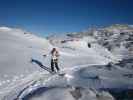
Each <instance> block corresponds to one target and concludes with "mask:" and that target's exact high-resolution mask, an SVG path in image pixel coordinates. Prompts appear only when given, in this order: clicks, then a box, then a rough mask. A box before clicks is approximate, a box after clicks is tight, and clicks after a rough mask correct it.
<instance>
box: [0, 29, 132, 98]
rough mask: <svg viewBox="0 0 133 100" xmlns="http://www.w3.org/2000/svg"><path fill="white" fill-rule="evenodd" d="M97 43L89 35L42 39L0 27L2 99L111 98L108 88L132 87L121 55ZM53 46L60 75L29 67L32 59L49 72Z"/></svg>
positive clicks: (21, 31)
mask: <svg viewBox="0 0 133 100" xmlns="http://www.w3.org/2000/svg"><path fill="white" fill-rule="evenodd" d="M99 37H101V36H99ZM49 41H50V42H49ZM99 41H100V40H99V39H98V38H96V37H93V36H87V37H84V36H83V37H82V38H79V37H78V38H77V37H69V36H65V37H64V36H62V37H58V38H57V37H52V38H49V40H46V39H44V38H40V37H37V36H35V35H33V34H31V33H28V32H26V31H23V30H21V29H15V28H8V27H0V55H1V56H0V99H2V100H14V99H15V100H42V99H43V100H87V99H90V100H114V97H113V96H112V95H111V94H110V93H109V92H108V90H110V89H111V90H112V89H116V90H119V89H122V90H127V89H133V78H132V77H133V74H132V73H133V71H132V70H129V69H127V68H124V67H121V62H120V63H118V62H119V60H121V59H122V57H119V56H116V55H115V54H114V53H113V52H111V51H109V50H108V48H107V47H105V46H103V45H102V44H101V43H100V42H99ZM51 43H52V45H51ZM88 43H89V44H90V45H89V44H88ZM52 47H57V48H58V49H59V53H60V59H59V67H60V68H61V72H60V73H65V75H63V76H60V75H58V74H54V75H51V74H50V73H49V72H48V71H46V70H43V69H41V68H40V67H39V66H38V65H37V64H33V63H31V59H34V60H36V61H38V62H40V63H42V64H43V65H45V66H46V67H48V68H50V58H51V57H50V55H49V52H50V50H51V49H52ZM117 54H118V53H117ZM42 55H46V56H45V57H43V56H42ZM109 62H114V63H117V64H111V65H110V64H109V65H108V63H109ZM104 90H106V92H105V91H104ZM51 95H52V96H51Z"/></svg>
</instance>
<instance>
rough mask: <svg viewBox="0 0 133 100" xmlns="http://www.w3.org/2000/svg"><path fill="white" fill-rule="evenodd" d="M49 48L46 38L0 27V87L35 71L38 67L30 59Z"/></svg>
mask: <svg viewBox="0 0 133 100" xmlns="http://www.w3.org/2000/svg"><path fill="white" fill-rule="evenodd" d="M50 48H51V45H50V43H49V42H48V40H46V39H42V38H39V37H36V36H34V35H33V34H30V33H27V32H25V31H23V30H20V29H15V28H14V29H13V28H8V27H0V89H1V88H3V87H4V86H5V85H6V84H9V83H12V81H16V80H18V79H19V78H22V77H25V76H26V75H27V74H30V73H32V72H34V71H36V70H37V69H38V67H36V66H33V65H32V64H31V63H30V59H31V58H32V56H34V55H38V56H41V55H43V54H45V53H47V51H48V50H49V49H50ZM3 84H5V85H4V86H3Z"/></svg>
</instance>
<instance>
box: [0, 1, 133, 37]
mask: <svg viewBox="0 0 133 100" xmlns="http://www.w3.org/2000/svg"><path fill="white" fill-rule="evenodd" d="M132 4H133V0H0V26H9V27H20V28H23V29H26V30H28V31H30V32H33V33H36V34H37V35H40V36H46V35H48V34H51V33H60V34H61V33H65V32H79V31H82V30H85V29H86V28H88V27H89V26H92V25H98V26H107V25H111V24H133V5H132Z"/></svg>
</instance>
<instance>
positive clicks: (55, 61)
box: [51, 59, 60, 72]
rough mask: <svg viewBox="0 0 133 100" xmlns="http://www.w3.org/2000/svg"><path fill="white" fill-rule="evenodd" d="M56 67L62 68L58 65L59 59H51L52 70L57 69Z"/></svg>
mask: <svg viewBox="0 0 133 100" xmlns="http://www.w3.org/2000/svg"><path fill="white" fill-rule="evenodd" d="M54 67H55V68H56V69H57V71H59V70H60V69H59V67H58V60H57V59H56V60H53V59H51V70H52V72H54V71H55V70H54Z"/></svg>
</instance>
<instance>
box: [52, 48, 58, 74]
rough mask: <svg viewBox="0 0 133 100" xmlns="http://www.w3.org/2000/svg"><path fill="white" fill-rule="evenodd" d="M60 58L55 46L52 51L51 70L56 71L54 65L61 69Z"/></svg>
mask: <svg viewBox="0 0 133 100" xmlns="http://www.w3.org/2000/svg"><path fill="white" fill-rule="evenodd" d="M58 58H59V52H58V50H57V49H56V48H53V49H52V51H51V70H52V72H54V71H55V70H54V67H55V68H56V69H57V71H59V70H60V69H59V67H58Z"/></svg>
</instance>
